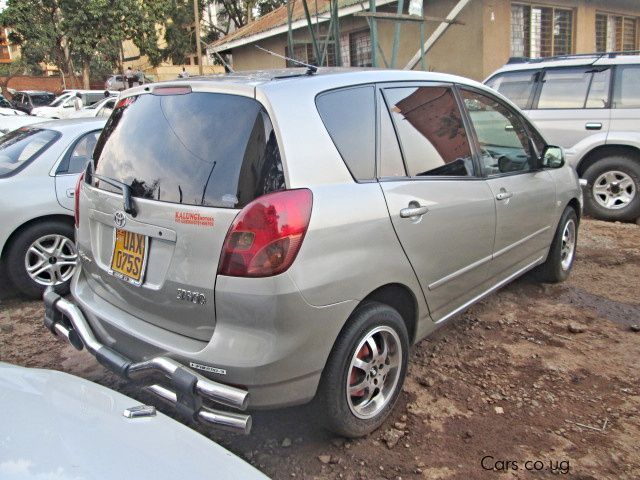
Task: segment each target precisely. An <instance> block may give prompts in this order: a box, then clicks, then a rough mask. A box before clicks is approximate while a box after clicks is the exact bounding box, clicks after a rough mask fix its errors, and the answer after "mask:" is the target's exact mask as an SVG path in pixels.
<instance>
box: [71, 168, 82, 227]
mask: <svg viewBox="0 0 640 480" xmlns="http://www.w3.org/2000/svg"><path fill="white" fill-rule="evenodd" d="M83 181H84V172H82V173H81V174H80V176H79V177H78V181H77V182H76V189H75V190H74V192H73V202H74V209H73V216H74V218H75V221H76V228H78V226H79V225H80V186H81V185H82V182H83Z"/></svg>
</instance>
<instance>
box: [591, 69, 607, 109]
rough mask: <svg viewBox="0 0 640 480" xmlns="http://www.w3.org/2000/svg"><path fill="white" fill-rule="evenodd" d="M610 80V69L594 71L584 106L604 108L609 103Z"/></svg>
mask: <svg viewBox="0 0 640 480" xmlns="http://www.w3.org/2000/svg"><path fill="white" fill-rule="evenodd" d="M610 81H611V69H610V68H607V69H606V70H602V71H594V72H593V73H592V78H591V87H590V88H589V94H588V96H587V103H586V105H585V107H586V108H606V107H607V105H609V90H610V89H609V84H610Z"/></svg>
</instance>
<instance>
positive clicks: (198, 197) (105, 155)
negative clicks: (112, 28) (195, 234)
mask: <svg viewBox="0 0 640 480" xmlns="http://www.w3.org/2000/svg"><path fill="white" fill-rule="evenodd" d="M93 157H94V160H95V168H96V173H98V174H101V175H105V176H107V177H111V178H114V179H116V180H119V181H121V182H124V183H126V184H128V185H131V187H132V193H133V195H134V196H136V197H142V198H149V199H154V200H160V201H163V202H175V203H182V204H188V205H205V206H215V207H228V208H239V207H242V206H244V205H246V204H247V203H248V202H250V201H251V200H253V199H254V198H256V197H258V196H260V195H263V194H265V193H268V192H272V191H275V190H279V189H282V188H284V174H283V169H282V164H281V162H280V153H279V150H278V145H277V143H276V138H275V134H274V131H273V128H272V126H271V121H270V120H269V117H268V115H267V113H266V112H265V110H264V109H263V108H262V106H261V105H260V104H259V103H258V102H257V101H255V100H254V99H252V98H248V97H242V96H237V95H225V94H217V93H189V94H185V95H163V96H156V95H152V94H143V95H139V96H134V97H128V98H126V99H123V100H121V101H120V102H118V104H117V108H116V109H115V110H114V112H113V114H112V115H111V117H110V118H109V120H108V121H107V124H106V126H105V128H104V130H103V133H102V135H101V136H100V139H99V140H98V144H97V146H96V149H95V152H94V156H93ZM96 183H97V184H98V185H99V187H100V188H104V189H107V190H112V187H110V186H109V185H106V184H104V182H103V183H99V181H96ZM113 191H116V192H118V191H119V190H117V189H114V190H113Z"/></svg>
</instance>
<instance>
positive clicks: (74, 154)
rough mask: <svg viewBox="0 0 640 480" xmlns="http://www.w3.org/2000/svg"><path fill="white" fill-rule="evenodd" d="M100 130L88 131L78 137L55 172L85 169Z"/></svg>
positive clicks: (70, 172)
mask: <svg viewBox="0 0 640 480" xmlns="http://www.w3.org/2000/svg"><path fill="white" fill-rule="evenodd" d="M99 136H100V131H97V132H89V133H87V134H86V135H84V136H82V137H80V139H79V140H78V141H77V142H76V143H75V145H73V146H72V147H71V150H70V151H69V152H67V154H66V155H65V156H64V159H63V160H62V161H61V162H60V165H58V170H57V171H56V173H57V174H64V173H67V174H73V173H80V172H81V171H83V170H84V169H85V167H86V166H87V163H89V160H91V156H92V155H93V150H94V148H95V147H96V143H97V142H98V137H99Z"/></svg>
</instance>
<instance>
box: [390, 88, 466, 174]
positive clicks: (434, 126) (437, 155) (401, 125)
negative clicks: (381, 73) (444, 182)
mask: <svg viewBox="0 0 640 480" xmlns="http://www.w3.org/2000/svg"><path fill="white" fill-rule="evenodd" d="M384 95H385V97H386V101H387V105H388V107H389V109H390V111H391V117H392V119H393V123H394V126H395V129H396V131H397V132H398V137H399V139H400V146H401V148H402V153H403V155H404V160H405V164H406V166H407V170H408V172H407V173H408V174H409V175H410V176H412V177H422V176H470V175H473V161H472V158H471V148H470V146H469V139H468V138H467V132H466V130H465V128H464V123H463V121H462V115H461V113H460V109H459V108H458V103H457V102H456V99H455V96H454V95H453V92H452V91H451V88H450V87H440V86H434V87H412V88H389V89H387V90H385V91H384Z"/></svg>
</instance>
